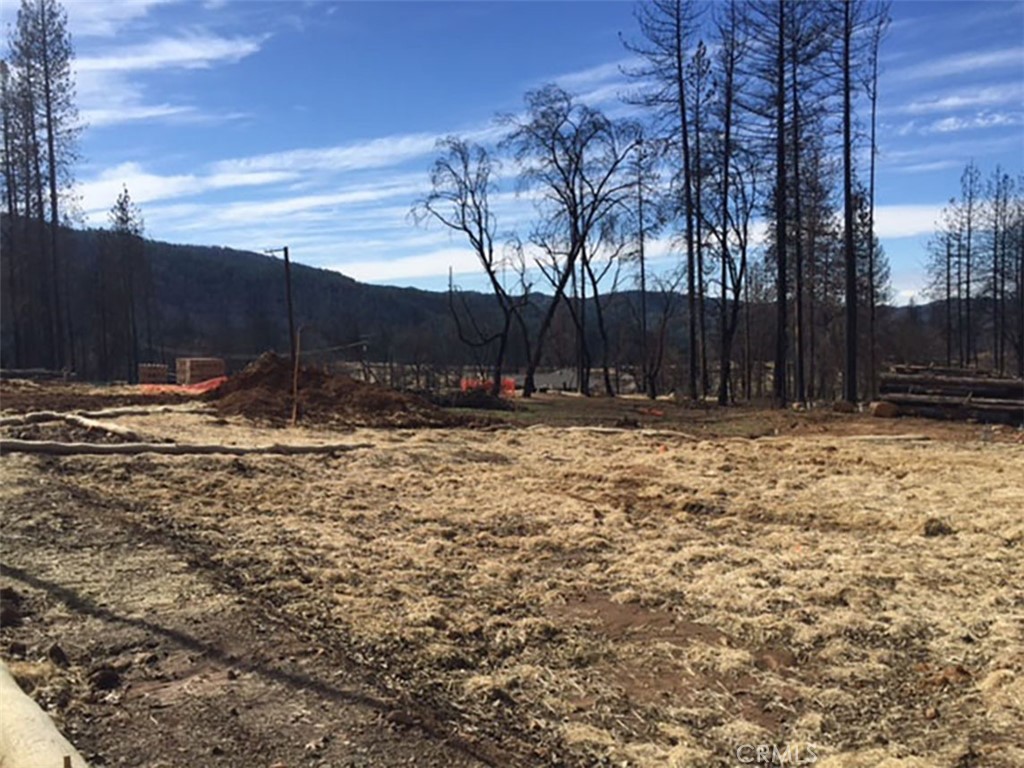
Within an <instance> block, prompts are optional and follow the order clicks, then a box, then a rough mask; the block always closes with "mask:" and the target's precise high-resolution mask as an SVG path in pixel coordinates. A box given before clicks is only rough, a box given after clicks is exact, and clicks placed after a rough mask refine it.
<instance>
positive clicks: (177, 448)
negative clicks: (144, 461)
mask: <svg viewBox="0 0 1024 768" xmlns="http://www.w3.org/2000/svg"><path fill="white" fill-rule="evenodd" d="M372 447H373V445H372V443H330V444H326V445H280V444H274V445H258V446H248V447H245V446H238V445H202V444H199V445H188V444H182V443H116V444H106V443H59V442H54V441H50V440H14V439H6V438H5V439H0V455H3V454H5V453H41V454H47V455H51V456H86V455H95V456H136V455H139V454H143V453H159V454H164V455H169V456H193V455H197V456H198V455H209V454H227V455H229V456H248V455H252V454H279V455H299V454H317V453H319V454H332V453H344V452H346V451H356V450H360V449H362V448H372Z"/></svg>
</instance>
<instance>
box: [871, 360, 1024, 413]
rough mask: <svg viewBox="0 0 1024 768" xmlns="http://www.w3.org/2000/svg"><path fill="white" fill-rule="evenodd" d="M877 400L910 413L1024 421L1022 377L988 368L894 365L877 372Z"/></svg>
mask: <svg viewBox="0 0 1024 768" xmlns="http://www.w3.org/2000/svg"><path fill="white" fill-rule="evenodd" d="M880 399H881V400H882V401H884V402H888V403H892V404H893V405H895V406H897V407H898V408H899V409H900V412H901V413H904V414H908V415H913V416H926V417H930V418H943V419H975V420H977V421H989V422H999V423H1003V424H1018V425H1020V424H1024V380H1022V379H1013V378H1007V377H1000V376H997V375H996V374H994V373H992V372H988V371H975V370H971V369H962V368H924V367H914V366H897V367H895V368H893V369H891V370H890V371H889V372H887V373H883V374H882V375H881V378H880Z"/></svg>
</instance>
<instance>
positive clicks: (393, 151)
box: [214, 133, 440, 172]
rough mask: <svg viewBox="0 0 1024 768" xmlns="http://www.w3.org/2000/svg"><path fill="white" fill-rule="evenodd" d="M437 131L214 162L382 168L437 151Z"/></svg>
mask: <svg viewBox="0 0 1024 768" xmlns="http://www.w3.org/2000/svg"><path fill="white" fill-rule="evenodd" d="M438 138H440V137H439V136H438V134H434V133H412V134H402V135H396V136H384V137H381V138H379V139H369V140H366V141H357V142H352V143H349V144H343V145H338V146H333V147H320V148H306V149H293V150H287V151H284V152H273V153H269V154H265V155H256V156H253V157H243V158H234V159H230V160H222V161H220V162H218V163H216V164H215V165H214V171H215V172H226V171H267V170H288V171H295V172H299V171H309V170H317V171H328V170H329V171H354V170H362V169H367V168H382V167H386V166H391V165H397V164H399V163H403V162H406V161H408V160H412V159H415V158H417V157H424V156H426V155H429V154H431V153H432V152H434V150H435V148H436V146H437V140H438Z"/></svg>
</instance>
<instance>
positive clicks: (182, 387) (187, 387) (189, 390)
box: [139, 376, 228, 395]
mask: <svg viewBox="0 0 1024 768" xmlns="http://www.w3.org/2000/svg"><path fill="white" fill-rule="evenodd" d="M227 380H228V377H227V376H218V377H216V378H214V379H207V380H206V381H198V382H196V383H195V384H140V385H139V389H140V390H141V391H142V393H143V394H145V395H161V394H165V393H170V394H175V393H180V394H183V395H202V394H204V393H206V392H212V391H213V390H215V389H217V387H219V386H220V385H221V384H223V383H224V382H225V381H227Z"/></svg>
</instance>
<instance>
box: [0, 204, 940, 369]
mask: <svg viewBox="0 0 1024 768" xmlns="http://www.w3.org/2000/svg"><path fill="white" fill-rule="evenodd" d="M5 219H6V217H5ZM5 224H6V220H5ZM103 237H104V233H103V232H102V231H100V230H64V231H63V238H64V241H65V244H66V245H65V253H66V254H68V257H67V263H68V265H69V266H68V268H67V270H66V272H67V285H68V287H67V291H68V295H69V296H70V301H69V304H70V306H71V308H72V314H73V317H74V325H75V349H76V364H75V367H76V369H77V372H78V373H79V375H80V376H82V377H83V378H104V377H103V376H100V375H99V373H98V372H99V371H100V370H102V366H101V365H100V363H99V362H98V361H99V360H100V358H101V356H100V353H99V351H98V350H99V347H100V346H101V345H102V344H103V343H104V342H103V339H104V338H107V339H109V338H110V336H111V332H110V331H109V330H108V332H107V333H106V334H103V333H101V332H100V331H99V330H98V327H97V326H98V324H100V323H101V322H103V320H102V318H100V309H99V308H100V307H102V306H103V305H104V302H103V301H101V300H100V299H99V296H98V291H99V290H100V289H99V284H100V281H99V280H98V278H97V277H96V272H97V269H98V267H97V265H98V263H99V254H100V250H101V247H102V243H103ZM5 244H6V243H5ZM145 253H146V258H147V260H148V264H149V268H150V272H151V280H150V283H149V285H150V286H151V294H150V297H149V298H150V300H149V306H150V311H149V313H148V316H149V318H150V319H151V320H152V322H151V323H150V324H149V326H148V327H146V328H143V327H142V326H143V318H142V317H141V316H140V318H139V321H138V322H139V338H140V343H139V348H140V354H139V362H153V361H164V362H172V361H173V359H174V358H175V357H179V356H188V355H213V356H218V357H224V358H226V359H227V361H228V364H229V368H231V369H237V368H238V367H240V366H242V365H244V364H245V363H247V362H248V361H249V360H252V359H254V358H255V357H256V356H258V355H259V354H260V353H261V352H263V351H266V350H268V349H271V350H276V351H278V352H282V353H284V352H287V351H288V349H289V342H288V330H287V329H288V323H287V309H286V301H285V288H284V266H283V262H282V259H281V258H279V257H272V256H267V255H265V254H258V253H251V252H247V251H240V250H234V249H230V248H221V247H212V246H198V245H174V244H170V243H164V242H158V241H145ZM19 259H21V261H20V262H19V263H20V264H21V266H20V267H19V271H20V272H23V273H24V272H26V271H27V270H29V269H31V268H36V269H38V267H33V266H32V263H31V260H27V259H25V258H24V257H23V256H19ZM5 261H6V262H7V263H5V265H4V270H5V271H4V279H5V282H4V292H5V293H4V297H3V298H4V300H5V302H6V303H7V306H8V308H9V307H10V306H11V303H10V302H9V295H8V291H9V282H10V273H11V262H10V259H9V256H6V255H5ZM26 262H29V263H28V264H26ZM31 277H32V276H31V275H27V274H22V275H21V277H20V278H19V279H21V280H22V281H23V283H24V281H25V280H26V278H28V279H31ZM292 291H293V300H294V308H295V321H296V326H297V327H302V328H303V334H302V347H303V350H304V351H307V352H312V353H313V354H312V355H310V358H309V359H313V360H320V361H323V362H328V361H330V362H336V361H342V360H349V361H355V360H364V359H365V360H369V361H372V362H375V363H381V364H398V365H406V366H409V365H412V366H421V365H426V364H435V365H436V364H444V365H452V364H457V365H465V364H469V365H472V364H474V363H478V364H486V363H488V362H489V361H490V358H491V352H488V351H487V350H480V349H476V350H474V349H472V348H470V347H468V346H467V345H465V344H463V343H462V342H461V341H460V340H459V338H458V334H457V330H456V325H455V323H454V322H453V320H452V316H451V311H450V308H449V297H448V295H447V293H445V292H434V291H423V290H417V289H412V288H395V287H390V286H378V285H368V284H365V283H360V282H358V281H356V280H353V279H352V278H349V277H346V276H345V275H342V274H339V273H338V272H334V271H331V270H326V269H317V268H313V267H309V266H305V265H302V264H293V265H292ZM666 300H667V299H666V297H665V296H658V295H649V297H648V326H649V327H650V328H653V327H656V325H657V322H658V318H659V317H660V316H661V315H662V312H663V310H664V308H665V302H666ZM671 300H672V301H673V303H674V305H675V308H674V312H673V315H672V318H671V321H670V324H669V326H668V328H669V331H668V333H669V337H668V346H669V348H670V349H672V350H675V353H674V354H675V355H677V362H678V355H680V354H681V350H682V349H683V348H684V347H685V343H686V341H685V333H684V329H685V327H686V306H685V305H686V301H685V298H684V297H682V296H679V295H675V296H673V297H672V299H671ZM548 301H550V297H547V296H542V295H538V296H536V298H535V304H536V309H535V310H534V315H533V317H531V318H530V321H531V322H532V321H535V319H536V316H537V315H538V314H539V311H540V309H541V308H543V307H544V306H546V302H548ZM458 302H459V307H460V308H462V309H464V308H466V307H468V308H469V310H470V311H471V313H472V315H473V317H474V318H475V319H476V320H477V322H478V324H479V325H480V326H481V327H482V328H485V329H487V328H489V329H491V330H493V329H495V328H497V327H498V319H499V318H498V317H497V314H496V310H495V307H494V300H493V298H492V297H491V296H489V295H486V294H481V293H474V292H465V293H463V294H461V296H460V297H459V298H458ZM705 303H706V310H707V313H708V318H709V331H708V332H709V334H711V337H712V338H713V337H714V334H715V332H716V331H715V327H716V324H717V319H718V305H717V302H716V301H715V300H714V299H713V298H710V297H709V298H708V299H707V300H706V302H705ZM639 305H640V301H639V297H638V293H637V292H635V291H624V292H621V293H618V294H616V295H615V296H614V297H611V298H607V297H606V298H605V299H604V305H603V308H604V320H605V325H606V328H607V330H608V335H609V345H610V347H613V348H614V349H613V350H612V351H611V353H610V362H611V364H612V365H615V364H617V361H620V362H621V363H622V364H625V361H626V360H629V359H633V358H635V355H636V350H637V343H638V342H637V339H638V332H639V331H638V329H639V317H638V307H639ZM139 311H140V315H141V309H140V310H139ZM752 311H753V313H754V322H753V331H754V333H755V334H756V336H757V339H758V340H757V341H755V343H756V344H761V345H765V344H769V343H770V339H769V338H768V337H769V336H771V328H772V317H771V316H770V312H771V310H770V308H769V307H766V306H756V305H755V306H754V307H753V308H752ZM8 312H9V309H8ZM939 314H940V313H939V308H937V305H927V306H922V307H916V308H883V309H881V310H880V312H879V322H880V326H879V327H880V328H881V329H882V333H884V334H887V336H886V337H885V339H884V341H885V347H886V349H887V350H891V352H892V353H893V355H892V359H900V360H906V361H911V362H916V361H919V359H923V358H927V356H928V355H933V354H934V353H935V352H936V349H935V344H934V338H933V337H934V333H933V332H932V329H933V328H934V327H935V324H936V318H937V317H938V315H939ZM586 315H587V320H586V322H587V337H588V343H589V344H590V348H591V354H592V364H593V366H594V367H595V368H599V367H600V365H601V353H600V350H601V343H600V338H599V336H598V325H597V322H596V312H595V307H594V306H593V304H592V302H591V303H588V308H587V313H586ZM122 316H123V315H122ZM6 317H7V318H8V321H5V322H4V323H3V325H2V327H0V333H2V340H0V350H2V351H3V358H4V362H3V365H4V367H12V355H11V352H10V351H11V349H12V341H13V332H12V329H11V326H12V323H11V322H9V318H10V314H7V315H6ZM36 317H37V318H40V319H42V318H43V317H44V315H43V314H40V313H39V312H37V313H36ZM109 322H111V323H112V322H114V321H113V320H110V321H109ZM38 324H39V321H38V320H37V322H36V323H35V325H38ZM24 335H25V332H24V331H23V336H24ZM36 337H37V338H40V332H39V331H38V329H36ZM922 340H926V341H927V343H925V344H922ZM110 343H111V344H112V343H113V342H110ZM120 343H121V345H122V347H121V352H120V353H117V352H112V351H109V350H108V358H109V356H110V355H115V356H116V355H118V354H119V355H120V357H118V358H117V359H118V360H119V361H120V362H118V363H117V364H116V366H115V368H116V370H117V371H118V372H119V373H118V374H117V375H116V376H114V377H115V378H118V377H126V376H128V375H129V371H131V370H132V366H131V365H130V360H128V358H127V357H125V355H126V354H127V353H126V352H125V351H124V346H123V345H124V340H123V338H122V339H121V341H120ZM709 343H713V342H709ZM22 344H23V347H24V346H26V344H27V342H25V341H24V339H23V341H22ZM545 348H546V350H547V356H546V365H548V366H549V367H551V368H560V367H565V366H568V367H572V366H573V364H574V362H573V361H574V359H575V353H576V342H575V330H574V328H573V326H572V321H571V319H570V318H569V316H568V312H566V311H562V312H560V314H559V315H558V316H557V317H556V323H555V324H554V325H553V326H552V329H551V333H550V334H549V337H548V340H547V343H546V347H545ZM320 352H322V354H320ZM709 352H710V353H711V354H712V355H714V354H715V353H716V352H717V350H714V349H709ZM509 355H510V357H509V363H510V364H511V365H512V366H513V367H517V366H521V365H522V364H523V362H524V360H523V350H522V346H521V344H520V343H519V340H518V336H516V335H513V338H512V340H511V347H510V350H509ZM23 358H24V356H23ZM36 364H38V363H36ZM43 364H44V365H45V362H44V363H43ZM108 367H109V365H108Z"/></svg>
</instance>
